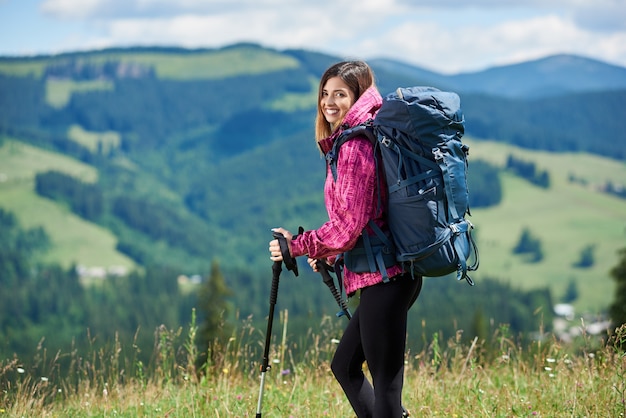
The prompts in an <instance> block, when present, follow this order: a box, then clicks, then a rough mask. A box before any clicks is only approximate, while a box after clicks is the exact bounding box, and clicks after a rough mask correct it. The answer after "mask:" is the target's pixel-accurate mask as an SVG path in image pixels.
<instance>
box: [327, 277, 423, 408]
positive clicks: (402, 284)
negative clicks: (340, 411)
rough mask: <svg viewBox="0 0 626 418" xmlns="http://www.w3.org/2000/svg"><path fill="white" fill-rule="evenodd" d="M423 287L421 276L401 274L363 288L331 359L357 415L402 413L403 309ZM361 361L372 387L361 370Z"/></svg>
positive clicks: (413, 300) (404, 331)
mask: <svg viewBox="0 0 626 418" xmlns="http://www.w3.org/2000/svg"><path fill="white" fill-rule="evenodd" d="M421 288H422V278H421V277H416V278H412V277H411V276H410V275H409V274H405V275H403V276H399V277H398V278H397V279H396V280H392V281H390V282H388V283H380V284H377V285H374V286H370V287H367V288H364V289H362V290H361V298H360V299H361V300H360V302H359V307H358V308H357V309H356V311H355V312H354V315H353V316H352V319H350V322H349V323H348V326H347V328H346V330H345V332H344V334H343V337H341V342H340V343H339V346H338V347H337V351H336V352H335V355H334V357H333V361H332V363H331V369H332V371H333V373H334V375H335V377H336V379H337V381H338V382H339V384H340V385H341V387H342V388H343V391H344V392H345V393H346V396H347V397H348V400H349V401H350V404H351V405H352V409H354V412H356V414H357V417H359V418H364V417H374V418H383V417H385V418H387V417H392V418H395V417H397V418H400V417H401V416H402V385H403V383H404V351H405V347H406V330H407V313H408V310H409V308H410V307H411V305H413V302H415V300H416V299H417V297H418V296H419V293H420V290H421ZM365 361H367V366H368V368H369V370H370V373H371V375H372V380H373V382H372V383H373V387H372V384H371V383H370V382H369V381H368V380H367V379H366V378H365V375H364V373H363V369H362V367H363V363H364V362H365Z"/></svg>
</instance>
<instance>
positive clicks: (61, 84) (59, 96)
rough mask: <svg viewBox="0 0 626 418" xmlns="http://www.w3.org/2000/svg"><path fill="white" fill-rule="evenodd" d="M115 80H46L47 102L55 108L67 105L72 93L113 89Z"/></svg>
mask: <svg viewBox="0 0 626 418" xmlns="http://www.w3.org/2000/svg"><path fill="white" fill-rule="evenodd" d="M113 87H114V86H113V82H111V81H107V80H89V81H73V80H63V79H48V80H46V103H48V104H49V105H50V106H52V107H54V108H62V107H65V105H67V103H68V102H69V101H70V98H71V97H72V94H74V93H76V92H83V91H93V90H113Z"/></svg>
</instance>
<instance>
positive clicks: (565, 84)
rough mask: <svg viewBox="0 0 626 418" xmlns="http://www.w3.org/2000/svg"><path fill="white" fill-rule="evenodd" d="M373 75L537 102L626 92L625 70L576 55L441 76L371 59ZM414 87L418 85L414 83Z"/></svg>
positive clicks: (404, 65) (389, 61)
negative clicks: (411, 79) (389, 76)
mask: <svg viewBox="0 0 626 418" xmlns="http://www.w3.org/2000/svg"><path fill="white" fill-rule="evenodd" d="M370 63H371V64H372V67H373V68H374V69H375V70H376V71H383V72H385V73H387V72H393V73H396V74H401V75H403V76H406V77H412V78H414V79H415V80H418V81H419V84H430V85H433V86H435V87H439V88H443V89H452V90H456V91H458V92H461V93H465V94H467V93H478V94H486V95H490V96H500V97H506V98H516V99H537V98H542V97H554V96H561V95H566V94H570V93H583V92H597V91H607V90H626V68H624V67H619V66H616V65H611V64H607V63H605V62H602V61H597V60H594V59H590V58H585V57H581V56H576V55H566V54H561V55H554V56H549V57H546V58H542V59H538V60H534V61H528V62H524V63H520V64H513V65H505V66H500V67H493V68H489V69H487V70H484V71H479V72H472V73H461V74H455V75H444V74H438V73H436V72H432V71H428V70H425V69H423V68H420V67H417V66H412V65H409V64H406V63H401V62H398V61H393V60H386V59H374V60H371V61H370ZM416 84H417V83H416Z"/></svg>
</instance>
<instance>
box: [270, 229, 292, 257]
mask: <svg viewBox="0 0 626 418" xmlns="http://www.w3.org/2000/svg"><path fill="white" fill-rule="evenodd" d="M272 232H276V233H279V234H282V235H283V237H285V239H286V240H287V246H288V247H289V254H291V240H292V238H293V234H292V233H291V232H289V231H287V230H286V229H284V228H274V229H272ZM269 250H270V260H272V261H283V253H282V252H281V251H280V243H279V242H278V239H274V240H272V241H270V245H269Z"/></svg>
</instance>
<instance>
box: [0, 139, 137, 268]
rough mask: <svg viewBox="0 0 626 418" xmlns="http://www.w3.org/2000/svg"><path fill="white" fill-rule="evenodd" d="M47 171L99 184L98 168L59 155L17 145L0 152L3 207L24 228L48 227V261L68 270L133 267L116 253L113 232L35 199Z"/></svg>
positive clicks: (9, 144)
mask: <svg viewBox="0 0 626 418" xmlns="http://www.w3.org/2000/svg"><path fill="white" fill-rule="evenodd" d="M47 170H57V171H61V172H64V173H66V174H69V175H72V176H74V177H76V178H79V179H81V180H82V181H86V182H90V181H91V182H93V181H95V180H96V179H97V172H96V170H95V169H94V168H93V167H91V166H89V165H86V164H84V163H81V162H79V161H76V160H73V159H71V158H68V157H65V156H62V155H60V154H57V153H53V152H49V151H45V150H42V149H39V148H36V147H32V146H29V145H26V144H24V143H22V142H17V141H12V140H7V141H5V143H4V145H3V146H2V147H0V180H2V181H0V207H2V208H4V209H6V210H9V211H11V212H13V213H14V214H15V215H16V216H17V218H18V220H19V222H20V224H21V225H22V226H23V227H24V228H32V227H36V226H43V227H44V229H45V230H46V232H47V234H48V235H49V236H50V238H51V241H52V248H51V249H50V251H49V252H48V253H46V255H45V257H44V259H43V260H44V261H50V262H52V261H54V262H59V263H60V264H62V265H63V266H66V267H67V266H70V265H71V264H73V263H77V264H83V265H85V266H88V267H92V266H124V267H132V266H134V263H133V262H132V261H131V260H130V259H128V258H127V257H126V256H124V255H122V254H121V253H118V252H117V251H116V250H115V245H116V242H117V240H116V238H115V236H114V235H113V234H112V233H111V232H110V231H108V230H106V229H103V228H101V227H99V226H97V225H94V224H92V223H89V222H87V221H85V220H83V219H81V218H80V217H78V216H76V215H74V214H73V213H72V212H71V211H70V210H69V208H67V207H64V206H62V205H59V204H56V203H55V202H53V201H51V200H49V199H45V198H42V197H40V196H38V195H37V194H36V192H35V190H34V177H35V175H36V174H37V173H39V172H44V171H47Z"/></svg>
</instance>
